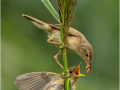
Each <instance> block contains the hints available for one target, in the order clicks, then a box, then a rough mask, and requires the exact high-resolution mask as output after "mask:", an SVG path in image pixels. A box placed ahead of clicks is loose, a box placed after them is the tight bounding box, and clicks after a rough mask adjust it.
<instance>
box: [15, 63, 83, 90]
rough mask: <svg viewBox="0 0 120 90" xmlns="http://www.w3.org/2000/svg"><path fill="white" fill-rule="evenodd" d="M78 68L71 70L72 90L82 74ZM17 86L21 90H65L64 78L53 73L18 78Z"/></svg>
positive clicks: (27, 74)
mask: <svg viewBox="0 0 120 90" xmlns="http://www.w3.org/2000/svg"><path fill="white" fill-rule="evenodd" d="M79 68H80V63H79V65H78V66H75V67H72V68H69V70H68V73H69V74H68V77H69V79H70V80H71V87H72V90H75V88H76V86H77V83H78V78H79V77H80V76H85V75H83V74H80V71H79ZM15 85H16V86H17V87H18V89H20V90H64V76H63V75H60V74H58V73H53V72H32V73H26V74H22V75H20V76H18V77H17V80H16V81H15Z"/></svg>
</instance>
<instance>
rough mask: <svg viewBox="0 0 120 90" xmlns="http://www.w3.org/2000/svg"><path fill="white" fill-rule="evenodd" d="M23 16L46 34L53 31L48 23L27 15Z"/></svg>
mask: <svg viewBox="0 0 120 90" xmlns="http://www.w3.org/2000/svg"><path fill="white" fill-rule="evenodd" d="M22 16H23V17H25V18H27V19H29V20H30V21H31V22H32V23H33V24H34V25H35V26H37V27H38V28H40V29H43V30H45V31H46V32H48V31H50V30H51V29H52V27H51V26H49V25H48V24H47V23H44V22H42V21H40V20H38V19H35V18H33V17H31V16H28V15H25V14H23V15H22Z"/></svg>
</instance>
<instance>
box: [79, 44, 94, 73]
mask: <svg viewBox="0 0 120 90" xmlns="http://www.w3.org/2000/svg"><path fill="white" fill-rule="evenodd" d="M78 50H79V53H78V54H79V55H80V56H81V57H82V58H83V59H84V60H85V61H86V63H87V66H86V70H87V73H90V71H91V60H92V55H93V49H92V46H91V45H90V44H89V43H85V44H83V45H81V46H80V47H79V49H78Z"/></svg>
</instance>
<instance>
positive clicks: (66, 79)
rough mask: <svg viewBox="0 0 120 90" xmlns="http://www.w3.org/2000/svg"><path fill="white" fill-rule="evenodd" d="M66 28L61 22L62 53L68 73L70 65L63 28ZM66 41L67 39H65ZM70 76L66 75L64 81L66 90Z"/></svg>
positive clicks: (65, 70) (65, 89)
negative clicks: (68, 64) (68, 63)
mask: <svg viewBox="0 0 120 90" xmlns="http://www.w3.org/2000/svg"><path fill="white" fill-rule="evenodd" d="M64 29H65V27H64V26H63V25H62V23H60V31H61V46H62V47H63V48H62V55H63V66H64V73H66V72H67V71H68V66H67V51H66V48H65V43H64V40H65V39H64V34H63V30H64ZM66 39H67V38H66ZM65 41H66V40H65ZM68 88H69V77H65V81H64V90H69V89H68Z"/></svg>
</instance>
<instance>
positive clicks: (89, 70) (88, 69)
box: [86, 59, 91, 73]
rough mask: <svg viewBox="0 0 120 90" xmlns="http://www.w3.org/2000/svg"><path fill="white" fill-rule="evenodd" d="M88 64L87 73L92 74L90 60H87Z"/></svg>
mask: <svg viewBox="0 0 120 90" xmlns="http://www.w3.org/2000/svg"><path fill="white" fill-rule="evenodd" d="M86 63H87V66H86V70H87V71H86V72H87V73H90V72H91V62H90V61H89V60H87V59H86Z"/></svg>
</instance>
